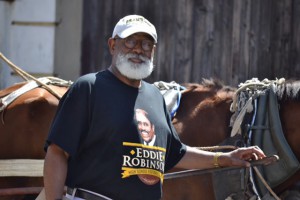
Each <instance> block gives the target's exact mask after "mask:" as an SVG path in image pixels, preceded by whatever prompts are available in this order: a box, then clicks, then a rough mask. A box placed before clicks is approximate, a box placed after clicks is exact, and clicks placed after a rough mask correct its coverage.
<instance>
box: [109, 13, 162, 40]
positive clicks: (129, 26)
mask: <svg viewBox="0 0 300 200" xmlns="http://www.w3.org/2000/svg"><path fill="white" fill-rule="evenodd" d="M139 32H142V33H147V34H149V35H150V36H152V37H153V39H154V41H155V43H156V42H157V33H156V29H155V27H154V25H153V24H151V23H150V22H149V21H148V20H147V19H146V18H144V17H143V16H140V15H128V16H125V17H123V18H122V19H120V20H119V22H118V23H117V24H116V26H115V28H114V31H113V34H112V37H113V38H114V37H115V36H116V35H118V36H119V37H120V38H126V37H128V36H130V35H132V34H134V33H139Z"/></svg>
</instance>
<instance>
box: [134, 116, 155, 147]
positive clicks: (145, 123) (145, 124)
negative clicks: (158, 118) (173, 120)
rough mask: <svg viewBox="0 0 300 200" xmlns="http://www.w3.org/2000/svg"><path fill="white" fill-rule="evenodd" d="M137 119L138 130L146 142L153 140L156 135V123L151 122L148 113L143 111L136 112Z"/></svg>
mask: <svg viewBox="0 0 300 200" xmlns="http://www.w3.org/2000/svg"><path fill="white" fill-rule="evenodd" d="M136 120H137V123H138V130H139V133H140V135H141V137H142V138H143V140H144V141H145V142H148V143H149V142H151V140H152V139H153V136H154V125H152V124H151V122H150V121H149V119H148V118H147V117H146V115H145V114H144V113H142V112H137V113H136Z"/></svg>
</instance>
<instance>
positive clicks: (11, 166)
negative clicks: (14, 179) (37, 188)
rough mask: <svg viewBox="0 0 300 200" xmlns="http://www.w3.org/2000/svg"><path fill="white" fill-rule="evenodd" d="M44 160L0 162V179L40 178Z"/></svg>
mask: <svg viewBox="0 0 300 200" xmlns="http://www.w3.org/2000/svg"><path fill="white" fill-rule="evenodd" d="M43 168H44V160H33V159H8V160H0V177H8V176H28V177H42V176H43Z"/></svg>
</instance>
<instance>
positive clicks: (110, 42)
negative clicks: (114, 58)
mask: <svg viewBox="0 0 300 200" xmlns="http://www.w3.org/2000/svg"><path fill="white" fill-rule="evenodd" d="M107 43H108V48H109V52H110V54H112V55H113V53H114V51H115V43H116V40H115V39H114V38H109V39H108V41H107Z"/></svg>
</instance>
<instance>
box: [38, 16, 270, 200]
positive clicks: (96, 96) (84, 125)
mask: <svg viewBox="0 0 300 200" xmlns="http://www.w3.org/2000/svg"><path fill="white" fill-rule="evenodd" d="M156 43H157V34H156V30H155V27H154V26H153V25H152V24H151V23H150V22H149V21H148V20H147V19H145V18H144V17H142V16H138V15H129V16H126V17H124V18H122V19H121V20H120V21H119V22H118V23H117V24H116V26H115V28H114V31H113V34H112V37H111V38H109V40H108V46H109V50H110V53H111V55H112V63H111V66H110V67H109V68H108V69H107V70H105V71H102V72H98V73H92V74H88V75H85V76H83V77H80V78H79V79H78V80H77V81H76V82H75V83H74V84H73V85H72V87H71V88H70V89H69V91H68V92H67V93H66V94H65V95H64V97H63V98H62V100H61V101H60V104H59V108H58V111H57V114H56V117H55V119H54V121H53V124H52V127H51V130H50V133H49V136H48V139H47V143H46V147H45V148H46V149H47V154H46V158H45V166H44V185H45V192H46V197H47V199H48V200H53V199H61V198H62V195H63V192H64V186H65V185H66V186H67V188H68V189H67V194H66V195H67V197H68V198H69V199H109V198H112V199H117V200H119V199H130V200H134V199H149V200H154V199H160V198H161V195H162V194H161V187H162V182H163V174H164V173H165V172H166V171H167V170H169V169H171V168H173V167H174V166H176V167H178V168H186V169H195V168H197V169H205V168H212V167H216V166H223V167H225V166H241V167H245V166H246V167H247V166H249V162H247V160H249V159H260V158H263V157H265V155H264V153H263V152H262V151H261V150H260V149H258V148H254V147H250V148H240V149H238V150H235V151H232V152H229V153H223V154H220V153H212V152H205V151H201V150H197V149H194V148H192V147H189V146H186V145H184V144H182V143H181V142H180V140H179V138H178V136H177V134H176V131H175V130H174V127H173V125H172V123H171V120H170V117H169V114H168V111H167V108H166V105H165V103H164V100H163V97H162V96H161V94H160V92H159V91H158V90H157V89H156V88H155V87H154V86H152V85H151V84H148V83H146V82H145V81H142V79H144V78H146V77H148V76H149V75H150V74H151V72H152V70H153V56H154V51H155V45H156ZM136 109H140V110H143V111H145V112H147V113H148V116H149V117H151V122H152V124H153V125H155V134H156V136H157V137H156V142H155V146H147V145H144V144H143V141H142V138H141V137H140V135H139V131H138V128H137V127H138V125H137V123H138V122H137V121H135V119H134V118H135V116H134V115H135V110H136ZM153 128H154V126H153ZM103 196H106V197H103Z"/></svg>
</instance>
